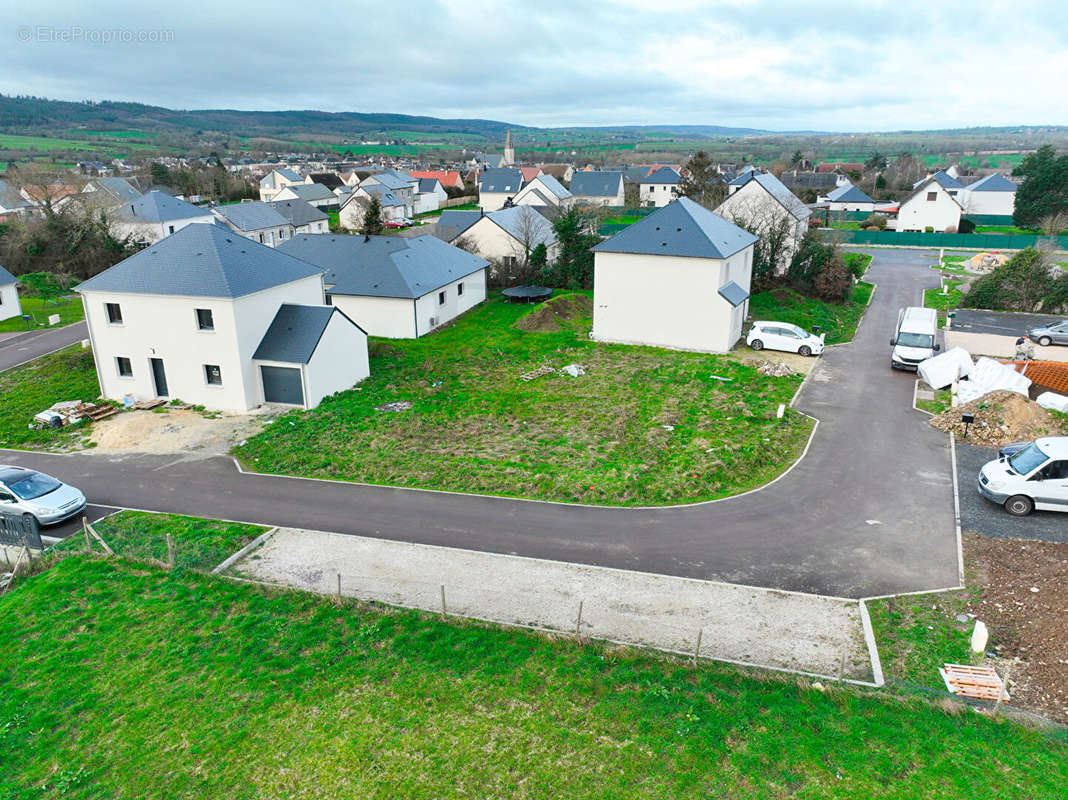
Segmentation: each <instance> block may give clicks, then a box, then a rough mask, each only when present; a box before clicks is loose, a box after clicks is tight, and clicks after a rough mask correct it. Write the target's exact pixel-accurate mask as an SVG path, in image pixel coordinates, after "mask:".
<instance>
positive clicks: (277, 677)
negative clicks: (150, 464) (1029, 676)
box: [0, 556, 1068, 800]
mask: <svg viewBox="0 0 1068 800" xmlns="http://www.w3.org/2000/svg"><path fill="white" fill-rule="evenodd" d="M42 621H47V624H42ZM0 641H3V642H4V656H3V658H4V662H5V664H7V665H11V667H12V668H10V669H4V670H0V758H2V760H3V764H4V769H3V770H0V797H3V798H5V800H30V798H33V800H39V799H40V800H52V798H69V799H70V800H82V799H84V800H88V799H89V798H94V799H95V798H101V797H131V798H134V797H136V798H139V800H156V799H159V800H162V799H163V798H168V799H169V798H186V797H188V798H262V800H271V799H272V798H292V797H316V798H323V799H324V800H330V799H332V798H338V799H339V800H340V798H345V799H346V800H347V799H348V798H378V797H381V798H470V797H478V798H487V799H488V798H508V799H509V800H511V799H512V798H528V799H529V800H536V799H539V798H561V797H567V798H575V799H576V800H578V799H579V798H617V797H627V798H663V799H664V800H667V799H668V798H670V799H671V800H681V799H682V798H708V797H738V798H746V799H747V800H749V799H750V798H752V799H753V800H763V799H764V798H767V799H768V800H772V799H773V798H774V799H776V800H777V799H778V798H785V797H794V798H799V799H800V800H806V799H808V800H816V799H817V798H818V799H819V800H836V799H837V798H842V799H846V798H848V800H855V799H856V798H901V799H902V800H913V799H914V798H934V797H997V798H999V800H1016V798H1019V799H1020V800H1023V799H1024V798H1053V797H1058V796H1060V793H1061V792H1062V790H1063V787H1064V786H1065V785H1068V745H1066V744H1065V741H1064V737H1063V735H1061V736H1057V735H1056V734H1053V733H1043V732H1039V731H1035V730H1030V729H1027V728H1023V727H1020V726H1018V725H1016V724H1013V723H1011V722H1008V721H1004V720H1001V721H998V720H992V719H987V718H983V717H980V716H978V715H976V714H973V713H969V712H967V711H961V710H960V707H959V706H957V705H955V704H951V705H947V706H944V707H936V706H933V705H929V704H926V703H924V702H922V701H920V700H917V699H899V698H896V697H893V696H890V695H888V694H886V693H872V692H859V691H856V690H852V689H848V688H844V687H838V686H831V687H829V688H827V689H825V690H823V691H819V690H816V689H813V688H811V686H810V685H809V682H808V681H805V680H798V679H794V678H792V677H763V678H762V676H760V675H759V674H746V673H744V672H742V671H740V670H738V669H734V668H731V667H729V666H727V665H719V664H701V665H700V666H698V667H696V668H694V667H691V666H689V665H688V664H686V663H683V662H680V661H676V660H672V659H667V658H660V657H657V656H654V655H649V654H642V653H638V652H634V651H631V650H626V649H619V648H609V647H603V646H600V645H586V646H582V645H577V644H574V643H571V642H568V641H563V640H552V639H550V638H546V637H541V636H537V635H534V634H531V633H526V632H520V631H515V630H500V629H495V628H492V627H489V626H485V625H481V624H477V623H465V622H460V621H450V622H448V623H446V622H442V621H439V620H438V619H436V618H430V617H429V616H428V615H423V614H419V613H416V612H410V611H389V610H384V609H379V608H375V607H372V606H368V605H364V604H358V603H353V602H344V603H341V604H338V603H336V602H335V601H332V600H329V599H325V598H320V597H315V596H311V595H302V594H297V593H283V592H278V591H271V590H265V589H260V588H258V587H255V586H252V585H249V584H243V583H232V582H229V581H226V580H224V579H221V578H213V577H208V576H202V575H198V574H196V573H193V572H190V571H188V570H181V569H179V570H175V571H174V572H172V573H168V572H167V571H166V570H164V569H161V568H156V567H152V566H149V565H147V564H131V563H124V562H122V561H117V560H108V561H105V560H101V559H95V558H86V557H81V556H79V557H73V558H68V559H65V560H63V561H62V562H60V563H58V564H57V565H55V566H53V567H52V568H51V569H49V570H48V571H46V572H44V573H42V574H40V575H37V576H34V577H32V578H29V579H25V580H21V581H20V582H19V583H17V584H16V587H15V588H14V590H13V591H11V592H10V593H8V594H7V595H6V596H4V597H3V598H0ZM979 765H981V768H979Z"/></svg>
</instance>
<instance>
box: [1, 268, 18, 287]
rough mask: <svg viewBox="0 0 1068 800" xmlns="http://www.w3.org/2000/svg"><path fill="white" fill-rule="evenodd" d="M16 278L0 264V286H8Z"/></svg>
mask: <svg viewBox="0 0 1068 800" xmlns="http://www.w3.org/2000/svg"><path fill="white" fill-rule="evenodd" d="M17 280H18V278H16V277H15V276H14V275H12V274H11V273H10V272H8V271H7V270H6V269H4V268H3V266H0V286H10V285H11V284H13V283H15V282H16V281H17Z"/></svg>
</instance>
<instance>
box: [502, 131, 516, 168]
mask: <svg viewBox="0 0 1068 800" xmlns="http://www.w3.org/2000/svg"><path fill="white" fill-rule="evenodd" d="M504 163H505V165H506V166H509V167H510V166H512V165H513V164H515V148H514V147H512V131H511V129H509V130H508V133H506V134H505V136H504Z"/></svg>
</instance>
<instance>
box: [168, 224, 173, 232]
mask: <svg viewBox="0 0 1068 800" xmlns="http://www.w3.org/2000/svg"><path fill="white" fill-rule="evenodd" d="M167 233H174V226H173V225H168V226H167Z"/></svg>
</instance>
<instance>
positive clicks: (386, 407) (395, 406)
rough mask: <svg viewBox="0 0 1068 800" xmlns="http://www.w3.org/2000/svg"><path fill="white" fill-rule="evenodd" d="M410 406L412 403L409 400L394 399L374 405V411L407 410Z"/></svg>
mask: <svg viewBox="0 0 1068 800" xmlns="http://www.w3.org/2000/svg"><path fill="white" fill-rule="evenodd" d="M411 407H412V403H411V401H410V400H396V401H394V402H392V403H383V404H382V405H380V406H375V411H390V412H397V411H407V410H408V409H409V408H411Z"/></svg>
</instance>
